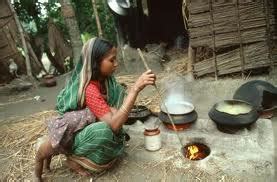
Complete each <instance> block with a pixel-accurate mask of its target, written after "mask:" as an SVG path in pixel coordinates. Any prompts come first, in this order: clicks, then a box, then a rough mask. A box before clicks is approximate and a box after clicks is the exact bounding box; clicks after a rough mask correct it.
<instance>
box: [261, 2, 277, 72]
mask: <svg viewBox="0 0 277 182" xmlns="http://www.w3.org/2000/svg"><path fill="white" fill-rule="evenodd" d="M263 4H264V11H265V18H266V32H267V35H266V42H267V46H268V50H269V55H268V56H269V61H270V68H271V69H273V68H274V64H273V60H272V41H271V38H272V35H271V30H270V20H269V16H270V14H269V9H268V8H269V7H268V6H269V3H268V0H264V2H263Z"/></svg>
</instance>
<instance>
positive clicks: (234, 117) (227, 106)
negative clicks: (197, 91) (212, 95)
mask: <svg viewBox="0 0 277 182" xmlns="http://www.w3.org/2000/svg"><path fill="white" fill-rule="evenodd" d="M209 117H210V118H211V119H212V120H213V121H214V122H215V123H216V124H218V125H224V126H230V127H244V126H249V125H250V124H252V123H254V122H256V121H257V119H258V117H259V114H258V111H257V109H256V108H255V107H254V106H252V105H251V104H249V103H247V102H245V101H241V100H224V101H221V102H219V103H216V104H215V105H214V106H213V107H212V109H211V110H210V112H209Z"/></svg>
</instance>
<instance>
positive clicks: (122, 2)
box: [107, 0, 131, 16]
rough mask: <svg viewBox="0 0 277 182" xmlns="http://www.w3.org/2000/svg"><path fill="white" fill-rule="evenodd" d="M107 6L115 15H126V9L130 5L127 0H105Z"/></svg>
mask: <svg viewBox="0 0 277 182" xmlns="http://www.w3.org/2000/svg"><path fill="white" fill-rule="evenodd" d="M107 4H108V7H109V8H110V9H111V11H112V12H114V13H115V14H117V15H121V16H126V15H128V9H129V8H130V7H131V3H130V1H129V0H107Z"/></svg>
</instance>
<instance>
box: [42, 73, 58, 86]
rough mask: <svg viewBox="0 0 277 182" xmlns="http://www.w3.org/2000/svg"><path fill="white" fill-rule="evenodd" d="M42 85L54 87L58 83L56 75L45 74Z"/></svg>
mask: <svg viewBox="0 0 277 182" xmlns="http://www.w3.org/2000/svg"><path fill="white" fill-rule="evenodd" d="M42 85H43V86H45V87H53V86H56V85H57V81H56V79H55V77H54V75H45V76H44V77H43V80H42Z"/></svg>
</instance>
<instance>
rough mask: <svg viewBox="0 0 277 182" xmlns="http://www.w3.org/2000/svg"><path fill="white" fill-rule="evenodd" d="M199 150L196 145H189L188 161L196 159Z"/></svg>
mask: <svg viewBox="0 0 277 182" xmlns="http://www.w3.org/2000/svg"><path fill="white" fill-rule="evenodd" d="M198 152H199V148H198V147H197V146H196V145H191V146H189V147H188V153H187V155H188V156H187V157H188V158H189V159H196V158H198V157H199V153H198Z"/></svg>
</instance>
